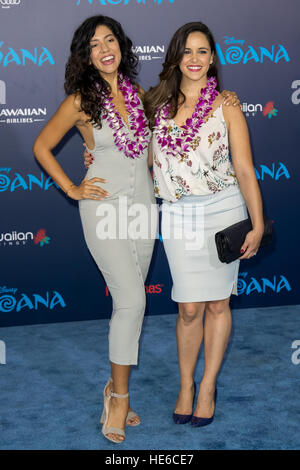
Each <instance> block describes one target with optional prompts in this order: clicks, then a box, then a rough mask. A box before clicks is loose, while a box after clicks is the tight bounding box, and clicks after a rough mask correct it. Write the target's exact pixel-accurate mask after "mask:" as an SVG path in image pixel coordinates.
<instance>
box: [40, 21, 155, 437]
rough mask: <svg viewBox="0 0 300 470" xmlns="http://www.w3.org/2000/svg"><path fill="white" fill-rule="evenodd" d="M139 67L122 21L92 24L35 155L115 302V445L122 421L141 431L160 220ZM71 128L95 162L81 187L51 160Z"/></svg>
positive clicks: (111, 428)
mask: <svg viewBox="0 0 300 470" xmlns="http://www.w3.org/2000/svg"><path fill="white" fill-rule="evenodd" d="M137 63H138V60H137V58H136V57H135V56H134V55H133V53H132V42H131V40H130V39H129V38H128V37H127V36H126V35H125V34H124V31H123V29H122V27H121V25H120V24H119V23H118V22H117V21H115V20H113V19H111V18H108V17H104V16H95V17H91V18H88V19H87V20H85V21H84V22H83V24H82V25H81V26H80V27H79V28H78V29H77V31H76V32H75V34H74V37H73V40H72V44H71V54H70V58H69V60H68V63H67V67H66V80H65V89H66V93H67V95H68V97H67V98H66V99H65V100H64V101H63V102H62V104H61V105H60V107H59V109H58V110H57V112H56V113H55V115H54V116H53V117H52V118H51V119H50V121H49V122H48V123H47V125H46V126H45V127H44V129H43V130H42V131H41V133H40V135H39V136H38V138H37V139H36V142H35V144H34V148H33V151H34V154H35V156H36V158H37V160H38V161H39V163H40V164H41V165H42V166H43V168H44V169H45V170H46V171H47V172H48V173H49V175H50V176H51V177H52V178H53V180H54V181H55V182H56V183H57V184H58V185H59V186H60V188H61V189H62V190H63V191H64V192H65V193H66V194H67V195H68V196H69V197H70V198H72V199H75V200H77V201H79V210H80V217H81V221H82V225H83V231H84V236H85V240H86V243H87V246H88V248H89V250H90V252H91V254H92V256H93V258H94V260H95V262H96V263H97V265H98V267H99V270H100V271H101V273H102V274H103V276H104V279H105V281H106V284H107V286H108V288H109V291H110V293H111V295H112V299H113V312H112V317H111V320H110V329H109V359H110V365H111V377H110V379H109V380H108V382H107V384H106V386H105V388H104V392H103V394H104V409H103V413H102V417H101V423H103V427H102V432H103V434H104V436H105V437H106V438H107V439H109V440H111V441H113V442H115V443H120V442H122V441H123V440H124V438H125V432H124V428H125V422H126V424H127V425H132V426H135V425H137V424H139V423H140V419H139V417H138V415H137V414H136V413H134V412H132V410H131V409H130V408H129V397H128V382H129V374H130V367H131V365H135V364H137V361H138V344H139V337H140V333H141V328H142V322H143V317H144V312H145V287H144V282H145V279H146V276H147V272H148V268H149V264H150V261H151V256H152V251H153V246H154V241H155V236H156V222H157V213H156V204H155V198H154V193H153V184H152V179H151V175H150V172H149V168H148V144H149V139H150V132H149V128H148V123H147V120H146V118H145V115H144V110H143V105H142V101H141V98H142V95H143V90H142V89H141V88H140V87H138V86H137V85H135V81H134V79H135V76H136V67H137ZM73 126H76V127H77V129H78V130H79V131H80V133H81V134H82V137H83V139H84V141H85V144H86V147H87V148H88V149H89V152H90V153H91V154H92V155H93V159H94V160H93V163H92V165H91V166H90V168H89V170H88V172H87V174H86V176H85V177H84V179H83V181H82V182H81V183H80V184H79V185H76V184H74V183H73V182H72V181H71V180H70V179H69V177H68V176H67V175H66V174H65V172H64V171H63V169H62V167H61V166H60V165H59V163H58V162H57V160H56V159H55V158H54V156H53V154H52V152H51V151H52V149H53V148H54V147H56V145H57V144H58V143H59V142H60V141H61V139H62V138H63V137H64V135H65V134H66V133H67V132H68V131H69V130H70V129H71V128H72V127H73ZM100 176H101V177H100ZM137 216H138V217H137ZM137 219H138V220H137ZM140 225H142V227H143V230H142V231H141V230H140V227H139V226H140ZM138 227H139V228H138ZM141 232H142V233H141Z"/></svg>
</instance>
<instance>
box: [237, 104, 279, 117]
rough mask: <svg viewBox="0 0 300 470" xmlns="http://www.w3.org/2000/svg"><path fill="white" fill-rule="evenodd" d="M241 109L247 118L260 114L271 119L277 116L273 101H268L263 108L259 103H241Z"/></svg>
mask: <svg viewBox="0 0 300 470" xmlns="http://www.w3.org/2000/svg"><path fill="white" fill-rule="evenodd" d="M241 109H242V111H243V113H244V114H245V116H247V117H249V116H250V117H255V116H256V115H257V114H260V113H262V115H263V116H268V118H271V117H275V116H277V113H278V109H276V108H275V107H274V101H268V103H266V104H265V105H264V106H263V105H262V104H261V103H256V104H252V103H243V104H242V106H241Z"/></svg>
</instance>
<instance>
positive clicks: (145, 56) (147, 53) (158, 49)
mask: <svg viewBox="0 0 300 470" xmlns="http://www.w3.org/2000/svg"><path fill="white" fill-rule="evenodd" d="M132 50H133V52H134V53H135V54H136V55H137V56H138V58H139V60H157V59H163V58H164V54H165V46H149V45H144V46H136V47H133V48H132Z"/></svg>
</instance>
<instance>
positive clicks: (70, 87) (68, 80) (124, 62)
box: [64, 15, 138, 128]
mask: <svg viewBox="0 0 300 470" xmlns="http://www.w3.org/2000/svg"><path fill="white" fill-rule="evenodd" d="M100 25H104V26H107V27H108V28H109V29H110V30H111V32H112V33H113V34H114V36H115V37H116V38H117V40H118V43H119V46H120V50H121V57H122V59H121V63H120V66H119V71H120V72H121V73H123V75H127V77H128V78H129V79H130V81H131V83H132V84H134V83H135V77H136V76H137V66H138V58H137V57H136V55H135V54H134V53H133V51H132V41H131V40H130V39H129V38H128V37H127V36H126V34H125V33H124V31H123V28H122V26H121V25H120V23H118V21H116V20H114V19H113V18H109V17H108V16H103V15H98V16H92V17H90V18H87V19H86V20H85V21H84V22H83V23H82V24H81V25H80V26H79V27H78V28H77V30H76V31H75V33H74V36H73V39H72V43H71V48H70V50H71V54H70V56H69V59H68V62H67V65H66V73H65V84H64V85H65V92H66V94H67V95H71V94H73V93H74V94H79V95H80V98H81V110H82V111H84V112H85V113H86V114H87V115H88V116H89V118H90V119H89V122H92V123H93V124H95V125H96V127H99V128H101V127H102V123H101V112H102V109H103V106H102V102H103V99H104V97H105V96H106V95H107V93H109V92H110V91H111V90H110V86H109V84H108V83H107V81H106V80H104V79H103V78H102V76H101V75H100V73H99V71H98V70H97V69H96V68H95V67H94V65H93V64H90V53H91V47H90V41H91V39H92V37H93V36H94V34H95V30H96V28H97V26H100ZM99 90H100V91H99Z"/></svg>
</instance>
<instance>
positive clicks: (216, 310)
mask: <svg viewBox="0 0 300 470" xmlns="http://www.w3.org/2000/svg"><path fill="white" fill-rule="evenodd" d="M229 300H230V297H228V299H222V300H209V301H208V302H206V303H205V313H208V314H210V315H220V314H221V313H224V312H226V311H227V310H228V307H229Z"/></svg>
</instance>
